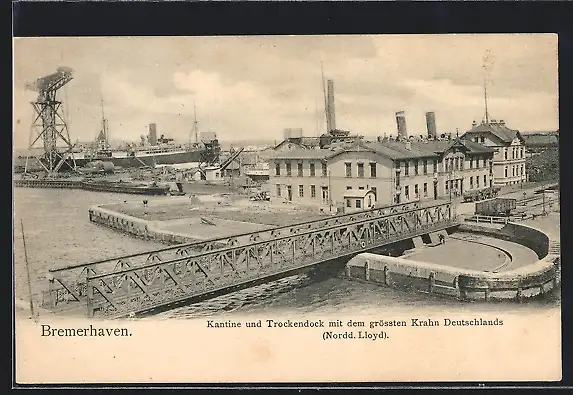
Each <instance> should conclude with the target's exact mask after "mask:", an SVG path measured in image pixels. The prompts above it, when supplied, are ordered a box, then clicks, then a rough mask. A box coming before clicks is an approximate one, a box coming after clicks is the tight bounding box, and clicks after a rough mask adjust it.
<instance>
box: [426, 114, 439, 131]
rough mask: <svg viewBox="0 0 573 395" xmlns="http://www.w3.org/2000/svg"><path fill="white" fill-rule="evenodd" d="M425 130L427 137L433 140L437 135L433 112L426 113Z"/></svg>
mask: <svg viewBox="0 0 573 395" xmlns="http://www.w3.org/2000/svg"><path fill="white" fill-rule="evenodd" d="M426 128H427V130H428V137H433V138H435V137H436V136H437V135H438V133H437V130H436V114H435V113H434V112H433V111H430V112H427V113H426Z"/></svg>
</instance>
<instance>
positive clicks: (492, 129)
mask: <svg viewBox="0 0 573 395" xmlns="http://www.w3.org/2000/svg"><path fill="white" fill-rule="evenodd" d="M484 132H485V133H491V134H493V135H494V136H496V137H497V138H498V139H500V140H501V141H503V142H504V143H511V142H512V141H513V139H515V138H516V137H517V138H519V139H520V140H521V141H523V137H522V136H521V133H519V131H518V130H515V129H510V128H508V127H507V126H505V122H503V121H500V122H493V121H492V122H489V123H485V122H482V123H480V124H479V125H476V126H474V127H473V128H472V129H470V130H468V131H467V132H466V133H464V135H463V136H462V139H463V138H464V136H465V135H466V134H467V133H484Z"/></svg>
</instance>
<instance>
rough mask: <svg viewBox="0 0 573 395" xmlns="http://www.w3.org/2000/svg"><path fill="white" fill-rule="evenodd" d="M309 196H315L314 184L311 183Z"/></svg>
mask: <svg viewBox="0 0 573 395" xmlns="http://www.w3.org/2000/svg"><path fill="white" fill-rule="evenodd" d="M310 197H311V198H315V197H316V185H311V186H310Z"/></svg>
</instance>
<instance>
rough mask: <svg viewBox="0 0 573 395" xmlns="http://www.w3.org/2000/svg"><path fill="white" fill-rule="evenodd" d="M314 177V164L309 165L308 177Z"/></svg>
mask: <svg viewBox="0 0 573 395" xmlns="http://www.w3.org/2000/svg"><path fill="white" fill-rule="evenodd" d="M315 175H316V174H315V169H314V163H311V164H310V176H311V177H314V176H315Z"/></svg>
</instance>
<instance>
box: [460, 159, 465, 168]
mask: <svg viewBox="0 0 573 395" xmlns="http://www.w3.org/2000/svg"><path fill="white" fill-rule="evenodd" d="M464 161H465V157H463V156H462V157H461V158H460V170H463V169H464Z"/></svg>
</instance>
